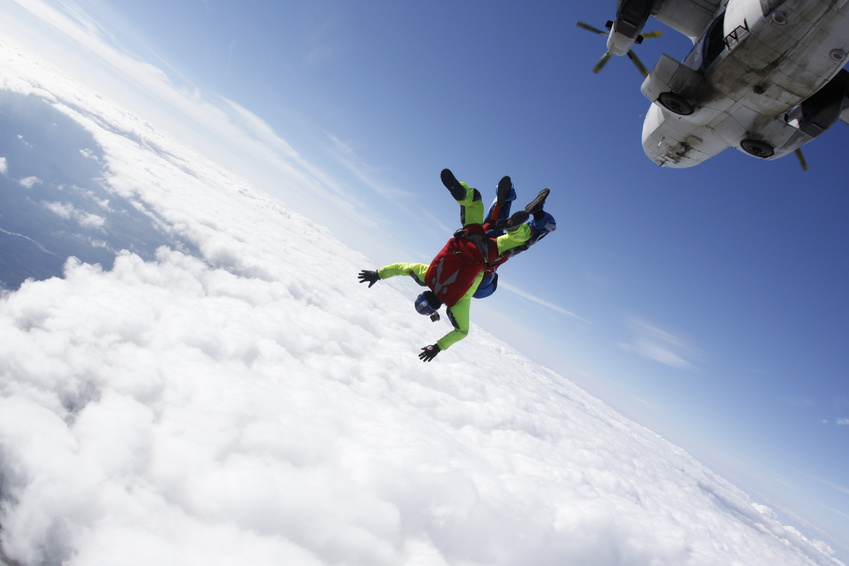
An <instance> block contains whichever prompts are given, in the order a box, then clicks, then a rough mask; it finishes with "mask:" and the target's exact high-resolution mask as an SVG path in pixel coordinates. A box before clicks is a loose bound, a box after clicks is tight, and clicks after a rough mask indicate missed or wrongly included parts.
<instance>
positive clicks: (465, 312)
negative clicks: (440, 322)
mask: <svg viewBox="0 0 849 566" xmlns="http://www.w3.org/2000/svg"><path fill="white" fill-rule="evenodd" d="M482 279H483V273H479V274H478V276H477V278H476V279H475V281H474V283H472V286H471V287H470V288H469V290H468V291H466V294H465V295H463V297H462V298H461V299H460V300H459V301H457V302H456V303H455V304H454V306H453V307H449V308H448V318H449V319H450V320H451V324H453V325H454V330H452V331H451V332H449V333H448V334H446V335H445V336H443V337H442V338H440V339H439V340H437V342H436V345H437V346H439V349H440V350H447V349H448V348H449V347H450V346H451V345H452V344H456V343H457V342H459V341H460V340H462V339H463V338H465V337H466V336H468V335H469V311H470V310H471V307H472V296H473V295H474V294H475V291H477V290H478V285H480V282H481V280H482Z"/></svg>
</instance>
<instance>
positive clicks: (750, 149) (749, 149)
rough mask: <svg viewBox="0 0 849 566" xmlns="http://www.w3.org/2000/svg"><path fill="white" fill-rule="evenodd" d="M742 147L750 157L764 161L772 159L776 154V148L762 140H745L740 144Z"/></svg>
mask: <svg viewBox="0 0 849 566" xmlns="http://www.w3.org/2000/svg"><path fill="white" fill-rule="evenodd" d="M740 147H742V148H743V149H744V150H745V151H746V153H748V154H749V155H754V156H755V157H760V158H762V159H766V158H768V157H772V156H773V155H774V154H775V148H774V147H772V146H771V145H769V144H768V143H766V142H763V141H761V140H753V139H745V140H743V141H741V142H740Z"/></svg>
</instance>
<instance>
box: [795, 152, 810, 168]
mask: <svg viewBox="0 0 849 566" xmlns="http://www.w3.org/2000/svg"><path fill="white" fill-rule="evenodd" d="M795 153H796V157H798V158H799V165H801V166H802V171H807V170H808V162H807V161H805V156H804V155H803V154H802V148H801V147H800V148H799V149H797V150H796V152H795Z"/></svg>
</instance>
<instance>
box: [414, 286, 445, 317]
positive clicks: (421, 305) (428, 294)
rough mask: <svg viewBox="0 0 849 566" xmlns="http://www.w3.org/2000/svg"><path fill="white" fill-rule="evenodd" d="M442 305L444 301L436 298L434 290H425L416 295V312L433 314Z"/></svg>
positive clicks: (426, 314)
mask: <svg viewBox="0 0 849 566" xmlns="http://www.w3.org/2000/svg"><path fill="white" fill-rule="evenodd" d="M441 306H442V301H440V300H439V299H437V298H436V295H434V294H433V292H432V291H425V292H424V293H422V294H421V295H419V296H418V297H416V312H418V313H419V314H423V315H425V316H431V315H433V314H434V313H436V311H437V310H439V307H441Z"/></svg>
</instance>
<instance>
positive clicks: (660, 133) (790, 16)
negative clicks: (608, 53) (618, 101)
mask: <svg viewBox="0 0 849 566" xmlns="http://www.w3.org/2000/svg"><path fill="white" fill-rule="evenodd" d="M847 3H849V0H839V1H838V0H783V1H781V0H772V1H769V0H729V1H728V3H727V5H726V6H725V8H724V12H723V13H721V14H719V15H718V17H717V18H716V19H714V21H713V22H712V23H711V25H710V26H708V28H707V29H706V30H705V32H704V34H703V35H702V36H701V37H699V38H698V39H697V40H696V42H695V44H694V48H693V50H692V51H691V53H690V54H689V55H688V56H687V58H686V59H685V60H684V61H683V64H684V66H686V67H688V68H689V69H692V70H694V71H695V72H696V73H698V75H699V80H700V82H699V84H700V86H699V88H698V89H693V90H691V91H690V92H688V93H687V96H686V97H685V98H686V99H687V100H686V101H687V102H688V103H689V104H690V106H691V108H688V110H690V109H691V110H692V113H690V114H688V115H681V114H676V113H673V112H671V111H670V110H668V109H666V108H664V107H663V106H661V105H660V104H659V103H658V102H654V103H653V104H652V106H651V108H650V109H649V112H648V114H647V115H646V119H645V122H644V125H643V149H644V150H645V152H646V155H648V157H649V158H650V159H652V161H654V162H655V163H657V164H659V165H662V166H666V167H690V166H693V165H696V164H698V163H701V162H703V161H705V160H706V159H709V158H710V157H713V156H714V155H716V154H718V153H719V152H721V151H722V150H724V149H726V148H727V147H735V148H737V149H740V150H742V151H746V152H748V153H750V154H752V155H756V156H758V157H761V158H763V159H776V158H778V157H782V156H783V155H786V154H787V153H791V152H793V151H794V150H795V149H797V148H798V147H800V146H801V145H803V144H804V143H806V142H807V141H810V139H812V138H811V137H810V136H809V135H806V134H804V133H803V132H801V131H800V130H799V129H798V128H796V127H794V125H793V124H791V123H790V122H789V121H788V120H787V118H786V116H787V114H788V112H789V111H790V110H791V109H793V108H794V107H796V106H798V105H799V104H800V103H802V102H803V101H805V100H807V99H808V98H810V97H811V96H812V95H814V94H815V93H816V92H817V91H819V90H820V89H821V88H822V87H823V86H824V85H826V83H828V82H829V80H831V79H832V77H834V76H835V75H836V74H837V73H838V72H839V71H840V70H841V69H842V68H843V66H844V65H845V64H846V58H847V53H849V7H847ZM720 10H722V8H720ZM652 72H653V73H654V72H655V71H652ZM648 81H649V79H647V82H648ZM644 92H645V90H644Z"/></svg>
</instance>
